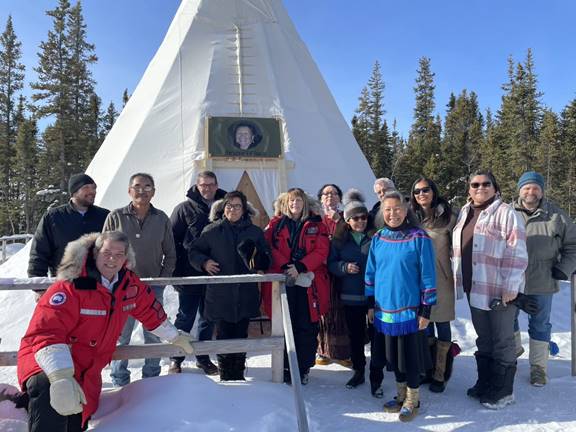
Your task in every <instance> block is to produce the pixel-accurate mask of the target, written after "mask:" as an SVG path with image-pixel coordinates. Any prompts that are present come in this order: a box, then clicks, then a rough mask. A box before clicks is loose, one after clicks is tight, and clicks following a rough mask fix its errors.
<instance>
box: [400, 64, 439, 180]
mask: <svg viewBox="0 0 576 432" xmlns="http://www.w3.org/2000/svg"><path fill="white" fill-rule="evenodd" d="M417 74H418V76H417V78H416V86H415V87H414V93H415V96H416V106H415V107H414V122H413V123H412V127H411V128H410V134H409V136H408V143H407V146H406V150H405V152H404V154H403V155H402V157H401V158H399V160H398V169H397V170H396V173H397V174H396V178H395V181H396V185H397V187H398V188H399V189H400V190H403V191H408V190H409V189H410V186H411V185H412V182H413V181H414V180H415V179H416V178H417V177H418V176H419V175H422V174H426V175H429V176H435V175H436V174H437V172H438V158H439V157H440V141H441V132H442V127H441V123H440V122H439V121H438V118H435V116H434V109H435V100H434V90H435V86H434V73H433V72H432V69H431V67H430V59H429V58H427V57H422V58H421V59H420V60H419V66H418V70H417Z"/></svg>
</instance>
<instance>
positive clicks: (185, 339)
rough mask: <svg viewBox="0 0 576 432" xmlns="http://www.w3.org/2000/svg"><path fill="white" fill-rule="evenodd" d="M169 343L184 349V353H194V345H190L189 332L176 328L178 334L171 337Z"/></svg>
mask: <svg viewBox="0 0 576 432" xmlns="http://www.w3.org/2000/svg"><path fill="white" fill-rule="evenodd" d="M170 343H171V344H172V345H176V346H177V347H180V348H182V349H183V350H184V351H186V354H194V347H193V346H192V340H191V336H190V333H186V332H183V331H182V330H178V336H176V337H175V338H174V339H172V340H171V341H170Z"/></svg>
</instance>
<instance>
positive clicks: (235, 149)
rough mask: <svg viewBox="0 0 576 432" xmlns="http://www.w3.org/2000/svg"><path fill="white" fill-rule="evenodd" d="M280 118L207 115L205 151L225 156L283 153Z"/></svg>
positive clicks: (277, 156) (262, 156)
mask: <svg viewBox="0 0 576 432" xmlns="http://www.w3.org/2000/svg"><path fill="white" fill-rule="evenodd" d="M280 131H281V127H280V120H279V119H276V118H258V117H209V118H208V154H209V156H211V157H224V158H259V159H261V158H279V157H280V156H282V135H281V132H280Z"/></svg>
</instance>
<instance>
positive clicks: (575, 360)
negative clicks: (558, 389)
mask: <svg viewBox="0 0 576 432" xmlns="http://www.w3.org/2000/svg"><path fill="white" fill-rule="evenodd" d="M570 292H571V294H570V297H571V298H572V301H571V302H570V317H571V321H572V333H571V337H572V344H571V345H572V376H576V273H574V274H573V275H572V277H571V278H570Z"/></svg>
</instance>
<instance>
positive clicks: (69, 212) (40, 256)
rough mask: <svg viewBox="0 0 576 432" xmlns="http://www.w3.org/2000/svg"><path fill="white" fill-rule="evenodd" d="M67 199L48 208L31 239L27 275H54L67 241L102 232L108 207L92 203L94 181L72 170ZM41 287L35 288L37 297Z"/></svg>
mask: <svg viewBox="0 0 576 432" xmlns="http://www.w3.org/2000/svg"><path fill="white" fill-rule="evenodd" d="M68 192H69V194H70V201H68V203H67V204H64V205H62V206H59V207H55V208H52V209H49V210H48V211H47V212H46V213H45V214H44V216H42V219H41V220H40V223H39V224H38V227H37V228H36V233H35V234H34V238H33V239H32V247H31V249H30V261H29V262H28V276H29V277H36V276H43V277H45V276H48V275H50V276H56V271H57V269H58V265H59V264H60V260H61V259H62V256H63V255H64V249H65V248H66V245H67V244H68V243H69V242H71V241H73V240H76V239H78V238H79V237H81V236H83V235H84V234H88V233H91V232H101V231H102V227H103V226H104V221H105V220H106V216H107V215H108V210H106V209H103V208H100V207H97V206H95V205H94V199H95V198H96V183H95V182H94V180H92V178H91V177H90V176H88V175H86V174H73V175H72V176H70V180H69V182H68ZM42 293H43V291H36V294H37V299H38V298H40V296H41V295H42Z"/></svg>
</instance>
